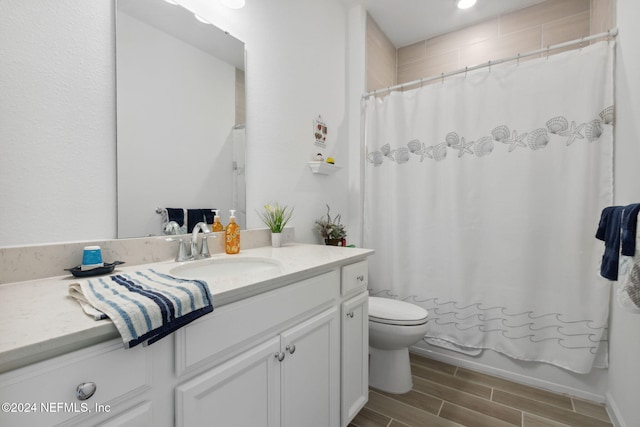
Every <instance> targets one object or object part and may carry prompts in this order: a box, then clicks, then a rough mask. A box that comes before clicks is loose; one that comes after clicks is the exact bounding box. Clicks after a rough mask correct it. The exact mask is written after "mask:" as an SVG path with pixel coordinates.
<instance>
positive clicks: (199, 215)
mask: <svg viewBox="0 0 640 427" xmlns="http://www.w3.org/2000/svg"><path fill="white" fill-rule="evenodd" d="M199 222H204V212H203V210H202V209H187V233H192V232H193V227H195V226H196V224H197V223H199Z"/></svg>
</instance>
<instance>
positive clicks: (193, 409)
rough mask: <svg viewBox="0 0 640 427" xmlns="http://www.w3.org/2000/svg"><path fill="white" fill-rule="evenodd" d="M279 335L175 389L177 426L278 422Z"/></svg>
mask: <svg viewBox="0 0 640 427" xmlns="http://www.w3.org/2000/svg"><path fill="white" fill-rule="evenodd" d="M279 354H281V352H280V338H279V337H274V338H272V339H271V340H269V341H267V342H265V343H264V344H261V345H258V346H256V347H254V348H253V349H251V350H249V351H247V352H245V353H243V354H242V355H240V356H237V357H235V358H233V359H231V360H230V361H228V362H226V363H223V364H222V365H220V366H218V367H216V368H214V369H212V370H210V371H208V372H205V373H204V374H201V375H199V376H197V377H195V378H194V379H192V380H190V381H187V382H186V383H184V384H182V385H180V386H179V387H177V388H176V425H177V426H185V427H191V426H194V427H200V426H205V425H216V426H251V427H261V426H264V427H278V426H279V425H280V366H281V363H280V362H278V355H279Z"/></svg>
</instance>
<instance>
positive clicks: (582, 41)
mask: <svg viewBox="0 0 640 427" xmlns="http://www.w3.org/2000/svg"><path fill="white" fill-rule="evenodd" d="M583 44H584V37H580V50H582V45H583Z"/></svg>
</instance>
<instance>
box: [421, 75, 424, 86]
mask: <svg viewBox="0 0 640 427" xmlns="http://www.w3.org/2000/svg"><path fill="white" fill-rule="evenodd" d="M422 86H424V77H422V78H421V79H420V87H422Z"/></svg>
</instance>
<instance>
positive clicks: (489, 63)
mask: <svg viewBox="0 0 640 427" xmlns="http://www.w3.org/2000/svg"><path fill="white" fill-rule="evenodd" d="M487 67H489V72H491V61H489V62H487Z"/></svg>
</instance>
